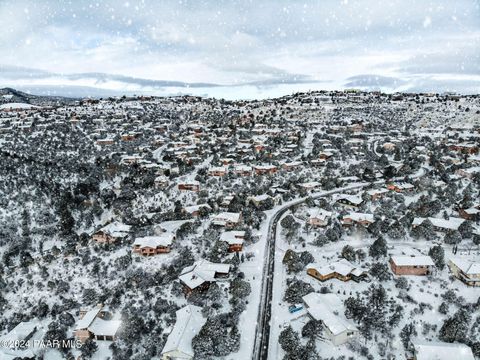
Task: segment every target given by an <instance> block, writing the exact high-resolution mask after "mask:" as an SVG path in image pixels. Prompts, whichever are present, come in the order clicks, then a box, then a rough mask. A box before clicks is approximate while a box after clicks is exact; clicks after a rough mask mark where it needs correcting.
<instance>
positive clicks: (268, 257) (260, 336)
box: [252, 168, 426, 360]
mask: <svg viewBox="0 0 480 360" xmlns="http://www.w3.org/2000/svg"><path fill="white" fill-rule="evenodd" d="M425 173H426V169H425V168H420V170H419V171H418V172H417V174H415V175H412V176H411V177H410V178H412V179H414V178H418V177H422V176H423V175H425ZM402 179H403V178H399V179H398V180H402ZM393 180H397V179H393ZM383 183H385V180H378V181H375V182H372V183H369V182H365V183H356V184H353V185H349V186H345V187H342V188H337V189H333V190H330V191H322V192H318V193H313V194H311V195H310V196H309V197H311V198H313V199H318V198H321V197H325V196H330V195H332V194H335V193H341V192H345V191H349V190H355V189H361V188H364V187H367V186H369V185H378V184H383ZM307 198H308V197H303V198H300V199H297V200H293V201H290V202H288V203H286V204H284V205H283V206H281V207H280V208H279V209H278V210H277V211H276V212H275V213H274V214H273V215H272V216H271V218H270V222H269V225H268V236H267V241H266V244H265V246H266V252H265V263H264V266H263V278H262V288H261V291H260V294H261V299H260V306H259V309H258V317H257V325H256V328H255V343H254V346H253V354H252V359H255V360H267V359H268V344H269V341H270V319H271V315H272V288H273V274H274V269H275V240H276V234H277V224H278V221H279V220H280V218H281V217H282V215H283V214H284V213H285V212H286V211H287V210H289V209H290V208H291V207H292V206H295V205H298V204H301V203H303V202H305V201H306V200H307Z"/></svg>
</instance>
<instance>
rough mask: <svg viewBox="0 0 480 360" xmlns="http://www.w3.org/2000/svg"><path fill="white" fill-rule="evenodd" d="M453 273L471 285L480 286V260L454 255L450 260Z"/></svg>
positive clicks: (449, 263)
mask: <svg viewBox="0 0 480 360" xmlns="http://www.w3.org/2000/svg"><path fill="white" fill-rule="evenodd" d="M448 267H449V268H450V271H451V272H452V274H453V275H454V276H455V277H456V278H458V279H459V280H461V281H463V282H464V283H465V284H467V285H469V286H480V262H471V261H467V260H463V259H460V258H456V257H452V258H450V260H449V261H448Z"/></svg>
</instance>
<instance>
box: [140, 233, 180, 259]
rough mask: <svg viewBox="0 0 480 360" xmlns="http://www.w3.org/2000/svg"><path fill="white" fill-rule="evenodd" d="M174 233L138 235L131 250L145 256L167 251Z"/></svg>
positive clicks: (169, 248) (173, 238)
mask: <svg viewBox="0 0 480 360" xmlns="http://www.w3.org/2000/svg"><path fill="white" fill-rule="evenodd" d="M174 240H175V235H174V234H172V233H169V232H165V233H163V234H160V235H155V236H144V237H138V238H136V239H135V241H134V243H133V252H134V253H137V254H141V255H145V256H151V255H156V254H164V253H169V252H170V250H171V247H172V243H173V241H174Z"/></svg>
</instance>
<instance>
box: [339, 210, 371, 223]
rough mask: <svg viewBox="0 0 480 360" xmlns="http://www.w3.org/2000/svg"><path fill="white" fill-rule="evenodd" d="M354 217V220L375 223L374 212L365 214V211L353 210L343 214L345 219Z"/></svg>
mask: <svg viewBox="0 0 480 360" xmlns="http://www.w3.org/2000/svg"><path fill="white" fill-rule="evenodd" d="M348 218H350V219H352V220H353V221H368V222H371V223H373V221H374V220H373V214H365V213H359V212H351V213H349V214H347V215H345V216H343V219H348Z"/></svg>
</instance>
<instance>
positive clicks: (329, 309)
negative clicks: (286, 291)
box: [302, 292, 357, 335]
mask: <svg viewBox="0 0 480 360" xmlns="http://www.w3.org/2000/svg"><path fill="white" fill-rule="evenodd" d="M302 300H303V302H304V303H305V305H306V308H307V311H308V313H309V314H310V316H311V317H312V318H314V319H315V320H320V321H322V323H323V324H324V326H325V327H327V328H328V330H329V331H330V332H331V333H332V334H333V335H339V334H341V333H343V332H345V331H357V328H356V327H355V325H354V324H353V323H351V322H350V321H348V320H347V319H346V318H345V317H343V316H342V315H340V314H343V312H344V309H343V303H342V300H340V298H339V297H338V296H337V295H335V294H319V293H315V292H311V293H310V294H307V295H305V296H304V297H303V298H302Z"/></svg>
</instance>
